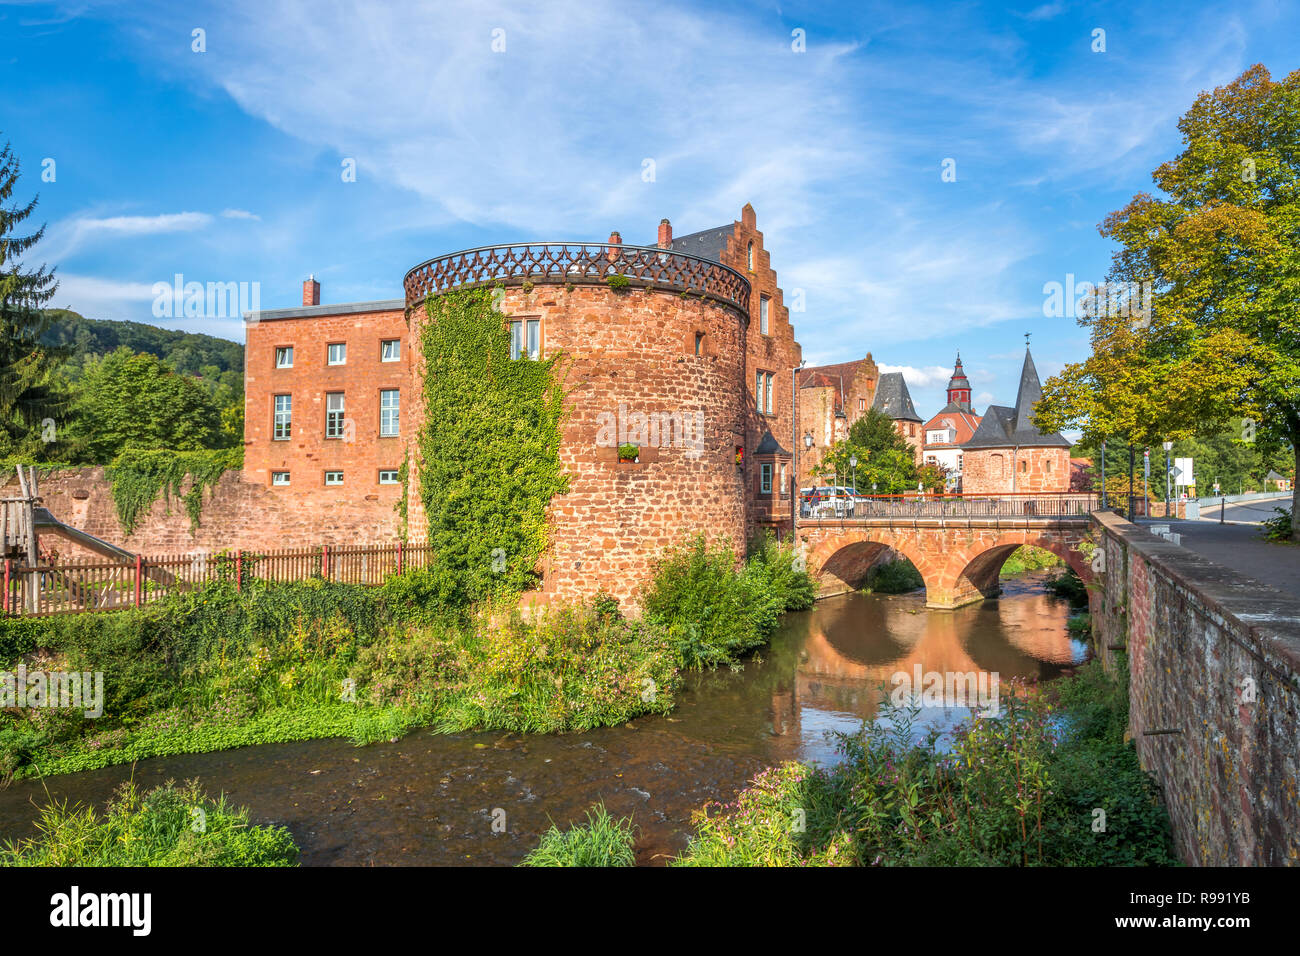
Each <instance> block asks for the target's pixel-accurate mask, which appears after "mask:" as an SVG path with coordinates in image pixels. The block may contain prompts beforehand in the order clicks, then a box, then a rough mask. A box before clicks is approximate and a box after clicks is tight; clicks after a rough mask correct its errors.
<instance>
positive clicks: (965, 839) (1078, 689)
mask: <svg viewBox="0 0 1300 956" xmlns="http://www.w3.org/2000/svg"><path fill="white" fill-rule="evenodd" d="M1002 704H1003V714H1002V716H1000V717H998V718H980V719H976V720H972V721H970V722H967V723H966V724H964V725H961V726H959V727H958V728H956V729H955V730H954V731H953V732H951V734H949V735H946V737H944V738H941V737H939V736H938V735H936V734H931V735H929V736H925V737H923V738H922V739H920V740H917V739H916V735H915V734H914V733H913V721H914V719H915V717H916V711H914V710H903V709H899V708H896V707H893V706H891V705H890V704H889V703H888V701H886V702H884V704H883V705H882V713H881V718H882V719H878V720H877V721H876V722H874V723H870V724H867V725H866V726H864V728H863V730H862V731H861V733H859V734H857V735H841V740H840V746H841V750H842V753H843V757H844V759H843V762H841V763H839V764H838V765H837V766H835V767H832V768H820V767H814V766H809V765H805V764H799V763H788V764H783V765H781V766H778V767H772V768H769V769H768V770H765V771H764V772H763V773H761V774H759V775H758V776H757V777H756V778H755V779H754V780H753V781H752V782H751V783H750V785H749V786H748V787H747V788H746V789H745V790H744V791H742V792H741V793H740V795H739V796H738V797H737V799H736V800H735V801H733V802H731V803H727V804H717V803H715V804H710V805H708V806H706V807H704V808H703V809H702V810H700V811H698V812H697V813H696V815H695V819H694V823H695V829H696V833H695V836H694V837H693V839H692V840H691V843H690V846H689V847H688V849H687V850H686V851H685V852H684V853H683V854H682V855H681V856H680V857H679V858H677V859H676V860H674V861H672V862H671V864H670V865H673V866H1169V865H1176V864H1177V859H1176V857H1175V855H1174V852H1173V848H1172V844H1171V842H1170V834H1169V821H1168V817H1167V815H1166V813H1165V809H1164V807H1163V805H1162V804H1161V802H1160V799H1159V795H1158V791H1157V790H1156V788H1155V786H1154V785H1153V783H1152V782H1151V780H1150V778H1149V777H1148V776H1147V775H1146V774H1145V773H1144V772H1143V771H1142V770H1141V768H1140V767H1139V766H1138V763H1137V755H1136V753H1135V751H1134V748H1133V746H1132V744H1130V743H1126V742H1125V740H1124V728H1125V726H1126V725H1127V721H1128V703H1127V686H1126V680H1125V678H1124V676H1123V675H1120V676H1119V677H1112V676H1109V675H1107V674H1105V673H1104V672H1103V671H1102V670H1101V668H1100V665H1098V664H1090V665H1087V666H1086V667H1084V668H1081V669H1080V671H1079V672H1078V673H1077V675H1075V676H1073V677H1069V678H1065V679H1062V680H1060V681H1056V682H1054V683H1052V684H1050V685H1047V686H1046V687H1045V688H1044V689H1041V690H1040V689H1037V688H1029V689H1021V692H1020V693H1018V694H1017V695H1016V696H1014V697H1012V696H1011V695H1006V696H1005V697H1004V698H1003V702H1002ZM599 811H600V812H597V813H595V814H589V815H588V816H589V819H588V821H587V822H586V823H580V824H577V825H575V826H572V827H570V828H569V829H568V830H567V831H563V832H561V831H559V830H556V829H555V828H552V830H551V832H549V833H548V834H546V837H545V838H544V840H543V844H542V846H541V847H539V848H538V850H536V851H534V853H533V854H531V855H530V856H529V857H528V864H529V865H532V866H627V865H630V863H629V862H628V861H629V860H631V859H632V858H633V848H634V843H635V831H634V830H633V828H632V826H631V821H628V820H613V819H610V818H609V817H608V815H607V814H604V813H603V807H602V808H599Z"/></svg>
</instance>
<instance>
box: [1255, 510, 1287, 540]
mask: <svg viewBox="0 0 1300 956" xmlns="http://www.w3.org/2000/svg"><path fill="white" fill-rule="evenodd" d="M1273 510H1274V511H1275V512H1277V514H1275V515H1274V516H1273V517H1271V518H1265V519H1264V520H1263V521H1261V522H1260V531H1261V532H1262V533H1263V535H1264V539H1265V540H1267V541H1290V540H1291V509H1290V508H1274V509H1273Z"/></svg>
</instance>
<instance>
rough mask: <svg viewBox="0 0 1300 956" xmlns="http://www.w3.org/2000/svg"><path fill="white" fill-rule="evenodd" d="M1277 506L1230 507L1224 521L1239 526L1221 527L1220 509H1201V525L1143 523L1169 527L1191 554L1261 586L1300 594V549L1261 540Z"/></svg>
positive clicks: (1254, 503)
mask: <svg viewBox="0 0 1300 956" xmlns="http://www.w3.org/2000/svg"><path fill="white" fill-rule="evenodd" d="M1281 503H1283V504H1287V503H1289V502H1288V501H1285V500H1284V501H1283V502H1281ZM1278 504H1279V502H1274V501H1243V502H1240V503H1239V504H1229V505H1228V506H1227V508H1226V509H1224V514H1223V517H1224V521H1225V522H1238V523H1235V524H1229V523H1225V524H1219V506H1218V505H1215V506H1214V507H1213V508H1212V509H1211V508H1202V509H1201V520H1200V521H1168V522H1163V521H1160V520H1159V519H1155V520H1153V521H1150V522H1143V523H1144V524H1168V525H1169V530H1170V531H1176V532H1178V533H1179V534H1180V535H1182V542H1183V547H1185V548H1187V549H1188V550H1190V551H1195V552H1196V553H1197V554H1199V555H1201V556H1202V557H1205V558H1209V559H1210V560H1211V561H1213V562H1215V563H1216V564H1222V565H1224V566H1225V567H1229V568H1234V569H1236V570H1237V571H1240V572H1241V573H1242V574H1244V575H1246V577H1248V578H1254V579H1255V580H1256V581H1259V582H1260V583H1262V584H1267V585H1269V586H1271V587H1275V588H1278V589H1279V590H1282V591H1285V592H1287V593H1288V594H1300V545H1296V544H1278V543H1275V542H1272V541H1265V540H1264V539H1263V538H1262V537H1261V536H1260V528H1259V522H1261V521H1263V520H1264V519H1265V518H1271V517H1273V514H1274V512H1273V509H1274V508H1276V507H1277V506H1278ZM1211 516H1212V517H1211Z"/></svg>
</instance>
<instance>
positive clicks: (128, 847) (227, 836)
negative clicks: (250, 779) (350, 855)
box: [0, 782, 298, 866]
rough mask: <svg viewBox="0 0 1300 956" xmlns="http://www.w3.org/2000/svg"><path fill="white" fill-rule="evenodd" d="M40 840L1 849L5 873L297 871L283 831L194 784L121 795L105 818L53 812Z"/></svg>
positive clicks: (43, 821) (42, 824) (44, 820)
mask: <svg viewBox="0 0 1300 956" xmlns="http://www.w3.org/2000/svg"><path fill="white" fill-rule="evenodd" d="M37 831H38V832H37V835H36V836H34V837H30V838H28V839H25V840H18V841H14V842H10V843H7V844H5V845H4V846H3V847H0V866H295V865H297V862H298V848H297V847H296V846H295V845H294V842H293V838H292V837H291V836H290V835H289V831H288V830H286V829H285V828H284V827H268V826H253V825H251V824H250V823H249V821H248V813H247V811H245V810H244V809H243V808H240V807H231V806H230V805H228V804H227V803H226V802H225V800H224V799H216V800H213V799H211V798H209V797H208V796H207V795H206V794H204V793H203V792H202V791H201V790H199V788H198V785H197V784H194V783H189V784H186V785H184V786H180V787H178V786H176V785H175V784H174V783H167V784H165V785H164V786H161V787H158V788H156V789H154V790H150V791H149V792H148V793H143V794H142V793H140V791H139V790H138V789H137V788H136V786H135V784H134V783H130V782H128V783H126V784H123V785H122V787H120V788H119V789H118V791H117V793H116V794H114V796H113V799H112V800H111V801H109V804H108V806H107V808H106V809H105V811H104V812H103V813H102V814H99V813H96V812H95V811H94V810H93V809H90V808H86V809H69V808H68V807H67V806H66V805H51V806H47V807H45V808H44V809H43V810H42V811H41V817H40V820H39V822H38V823H37Z"/></svg>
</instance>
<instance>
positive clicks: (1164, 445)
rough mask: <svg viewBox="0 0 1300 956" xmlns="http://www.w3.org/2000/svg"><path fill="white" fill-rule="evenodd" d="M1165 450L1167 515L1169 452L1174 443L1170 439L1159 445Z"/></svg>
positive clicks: (1167, 506)
mask: <svg viewBox="0 0 1300 956" xmlns="http://www.w3.org/2000/svg"><path fill="white" fill-rule="evenodd" d="M1160 447H1161V448H1163V449H1164V450H1165V517H1166V518H1168V517H1169V452H1170V451H1172V450H1173V447H1174V443H1173V442H1171V441H1167V442H1163V443H1161V445H1160Z"/></svg>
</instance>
